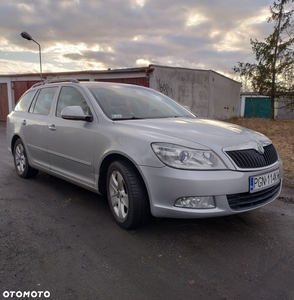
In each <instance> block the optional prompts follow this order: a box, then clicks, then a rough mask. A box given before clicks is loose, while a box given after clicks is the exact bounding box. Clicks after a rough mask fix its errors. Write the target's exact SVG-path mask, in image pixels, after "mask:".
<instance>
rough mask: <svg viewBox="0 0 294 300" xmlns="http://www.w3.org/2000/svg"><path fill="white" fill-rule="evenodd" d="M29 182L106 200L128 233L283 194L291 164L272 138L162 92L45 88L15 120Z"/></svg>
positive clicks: (12, 142)
mask: <svg viewBox="0 0 294 300" xmlns="http://www.w3.org/2000/svg"><path fill="white" fill-rule="evenodd" d="M7 140H8V149H9V150H10V151H11V152H12V155H13V158H14V164H15V168H16V172H17V173H18V175H19V176H20V177H23V178H28V177H33V176H36V175H37V173H38V171H43V172H46V173H49V174H51V175H54V176H57V177H59V178H62V179H64V180H67V181H69V182H71V183H74V184H77V185H79V186H82V187H84V188H86V189H88V190H91V191H94V192H96V193H100V194H102V195H106V196H107V198H108V202H109V206H110V210H111V212H112V215H113V217H114V220H115V221H116V222H117V223H118V224H119V225H120V226H121V227H122V228H125V229H130V228H135V227H138V226H141V225H143V224H145V223H146V222H147V221H148V220H149V218H150V216H152V215H153V216H155V217H168V218H203V217H214V216H225V215H231V214H237V213H241V212H245V211H250V210H253V209H256V208H259V207H261V206H263V205H265V204H268V203H269V202H271V201H272V200H274V199H275V198H276V197H278V195H279V193H280V190H281V187H282V162H281V160H280V158H279V156H278V154H277V152H276V149H275V147H274V145H273V144H272V142H271V141H270V140H269V139H268V138H267V137H266V136H264V135H262V134H260V133H257V132H255V131H252V130H248V129H245V128H242V127H239V126H236V125H232V124H229V123H225V122H220V121H215V120H208V119H202V118H199V117H197V116H195V115H194V114H193V113H192V112H190V111H189V110H187V109H186V108H184V107H182V106H181V105H180V104H178V103H177V102H175V101H173V100H172V99H170V98H168V97H166V96H165V95H163V94H160V93H158V92H156V91H154V90H152V89H149V88H145V87H141V86H137V85H129V84H117V83H99V82H78V81H77V80H74V79H72V80H63V82H54V83H53V82H46V83H40V84H37V85H35V86H33V87H32V88H31V89H29V90H28V91H27V92H26V93H25V94H24V95H23V96H22V97H21V99H20V100H19V102H18V103H17V105H16V107H15V109H14V111H12V112H11V113H10V114H9V115H8V117H7Z"/></svg>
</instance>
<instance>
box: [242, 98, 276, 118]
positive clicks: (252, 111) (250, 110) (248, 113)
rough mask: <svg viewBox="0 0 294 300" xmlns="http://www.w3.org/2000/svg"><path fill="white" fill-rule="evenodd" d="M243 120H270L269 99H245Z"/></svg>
mask: <svg viewBox="0 0 294 300" xmlns="http://www.w3.org/2000/svg"><path fill="white" fill-rule="evenodd" d="M244 117H245V118H252V117H253V118H270V117H271V99H270V98H259V97H248V98H247V97H246V98H245V112H244Z"/></svg>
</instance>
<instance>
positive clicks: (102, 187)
mask: <svg viewBox="0 0 294 300" xmlns="http://www.w3.org/2000/svg"><path fill="white" fill-rule="evenodd" d="M118 160H123V161H126V162H129V163H130V164H131V165H132V166H133V168H134V170H135V171H136V172H137V175H138V176H139V178H140V180H142V182H143V184H144V187H145V190H146V193H147V195H148V199H149V193H148V189H147V186H146V183H145V180H144V178H143V176H142V175H141V173H140V171H139V169H138V167H137V166H136V165H135V164H134V162H133V161H132V160H130V159H129V158H127V157H126V156H124V155H121V154H117V153H112V154H109V155H108V156H106V157H105V158H104V159H103V161H102V163H101V165H100V169H99V180H98V190H99V193H101V194H102V195H106V174H107V170H108V168H109V166H110V164H111V163H112V162H114V161H118ZM149 202H150V200H149Z"/></svg>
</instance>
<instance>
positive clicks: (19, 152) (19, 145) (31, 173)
mask: <svg viewBox="0 0 294 300" xmlns="http://www.w3.org/2000/svg"><path fill="white" fill-rule="evenodd" d="M13 159H14V166H15V170H16V172H17V174H18V175H19V176H20V177H22V178H31V177H35V176H37V174H38V173H39V170H36V169H34V168H32V167H31V166H30V165H29V161H28V157H27V153H26V150H25V147H24V145H23V142H22V140H21V139H18V140H17V141H16V142H15V144H14V148H13Z"/></svg>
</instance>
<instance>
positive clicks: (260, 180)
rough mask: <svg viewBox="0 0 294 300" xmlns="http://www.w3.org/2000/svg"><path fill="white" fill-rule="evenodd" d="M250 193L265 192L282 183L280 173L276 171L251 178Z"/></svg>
mask: <svg viewBox="0 0 294 300" xmlns="http://www.w3.org/2000/svg"><path fill="white" fill-rule="evenodd" d="M249 182H250V193H254V192H256V191H258V190H263V189H265V188H267V187H270V186H273V185H276V184H278V183H279V182H280V172H279V170H275V171H273V172H270V173H266V174H262V175H258V176H252V177H250V181H249Z"/></svg>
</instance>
